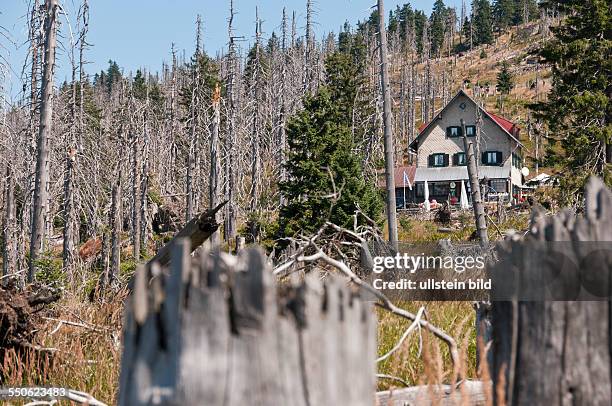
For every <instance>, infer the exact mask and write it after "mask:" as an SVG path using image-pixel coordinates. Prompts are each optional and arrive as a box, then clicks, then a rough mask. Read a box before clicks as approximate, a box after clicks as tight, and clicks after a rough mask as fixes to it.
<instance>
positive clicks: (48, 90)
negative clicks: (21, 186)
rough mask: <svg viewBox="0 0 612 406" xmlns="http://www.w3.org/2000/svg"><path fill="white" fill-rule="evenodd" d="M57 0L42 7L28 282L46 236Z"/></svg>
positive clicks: (49, 1) (48, 1) (31, 279)
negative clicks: (42, 42) (42, 56)
mask: <svg viewBox="0 0 612 406" xmlns="http://www.w3.org/2000/svg"><path fill="white" fill-rule="evenodd" d="M57 8H58V5H57V0H47V1H46V3H45V10H46V13H47V18H46V20H45V60H44V68H43V69H44V70H43V78H42V100H41V104H40V125H39V131H38V141H37V148H36V149H37V155H36V181H35V184H34V212H33V213H32V230H31V231H32V233H31V237H30V269H29V272H28V282H32V281H33V280H34V271H35V267H36V260H37V259H38V255H39V254H40V252H41V251H42V248H43V243H44V239H45V235H44V234H45V214H46V211H47V210H46V209H47V206H48V204H49V201H48V200H49V191H48V189H47V187H48V183H49V136H50V135H51V131H52V125H53V72H54V69H55V46H56V37H57V30H56V28H57V27H56V25H57Z"/></svg>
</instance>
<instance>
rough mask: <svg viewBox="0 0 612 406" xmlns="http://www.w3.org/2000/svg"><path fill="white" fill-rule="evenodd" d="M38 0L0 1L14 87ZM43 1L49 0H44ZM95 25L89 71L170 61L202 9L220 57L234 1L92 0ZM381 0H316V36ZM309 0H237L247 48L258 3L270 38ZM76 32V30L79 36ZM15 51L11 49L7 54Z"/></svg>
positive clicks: (391, 2)
mask: <svg viewBox="0 0 612 406" xmlns="http://www.w3.org/2000/svg"><path fill="white" fill-rule="evenodd" d="M31 1H32V0H2V2H0V13H1V14H0V26H2V27H4V28H5V29H6V30H7V31H8V33H9V36H10V38H11V40H7V39H5V38H2V37H1V36H0V55H2V56H3V57H5V58H6V59H7V60H8V61H9V62H10V65H11V70H12V72H11V80H10V81H9V84H8V87H9V89H7V90H8V93H9V94H10V95H12V96H15V95H17V94H18V92H19V89H20V88H21V81H20V78H19V76H20V74H21V69H22V66H23V61H24V58H25V56H26V52H27V44H25V42H26V39H27V27H26V14H27V10H28V4H29V3H30V2H31ZM42 1H44V0H42ZM406 2H407V1H406V0H399V1H398V0H387V1H385V8H386V10H387V11H388V10H390V9H392V8H395V7H396V5H401V4H404V3H406ZM433 2H434V0H412V1H411V2H410V3H411V4H412V6H413V8H416V9H421V10H425V11H426V12H427V13H430V12H431V6H432V4H433ZM445 2H446V4H447V5H450V6H453V5H456V6H457V7H460V4H461V0H446V1H445ZM89 3H90V24H89V35H88V42H89V43H91V44H92V47H91V48H90V49H89V50H88V51H87V54H86V57H87V58H86V59H87V60H88V61H89V62H90V64H89V65H88V66H87V68H86V69H87V72H88V73H89V74H92V75H93V73H95V72H99V71H100V70H101V69H106V67H107V65H108V60H109V59H113V60H115V61H117V63H118V64H119V66H121V67H122V68H123V69H124V71H125V72H126V73H129V72H130V71H132V72H133V71H135V70H136V69H138V68H146V69H147V70H149V71H157V70H159V69H160V68H161V64H162V61H170V60H171V56H170V55H171V53H170V47H171V44H172V43H173V42H174V43H175V44H176V48H177V49H178V50H179V51H182V50H185V51H186V52H187V54H190V53H191V52H193V47H194V32H195V19H196V15H197V14H200V15H201V16H202V20H203V31H204V46H205V49H206V51H207V52H208V53H209V54H212V55H214V54H215V53H216V52H218V51H220V50H222V49H223V48H224V47H225V45H226V43H227V18H228V14H229V0H216V1H213V0H199V1H198V0H89ZM375 3H376V2H375V0H315V1H314V8H315V11H316V15H315V21H316V26H315V29H316V35H317V37H318V38H321V36H322V35H324V34H325V33H328V32H330V31H334V32H338V30H339V28H340V27H341V25H342V24H343V23H344V22H345V21H349V22H350V23H351V24H354V23H355V22H356V21H357V20H359V19H362V20H363V19H364V18H366V17H367V16H368V15H369V14H370V12H371V9H370V8H371V7H372V6H373V5H374V4H375ZM60 4H62V6H63V7H64V9H65V10H66V11H67V13H68V19H69V20H70V26H71V27H72V29H73V30H75V29H76V21H75V19H76V18H75V14H76V10H77V8H78V7H79V5H80V4H81V1H80V0H60ZM305 4H306V0H257V1H253V0H235V1H234V8H235V10H236V12H237V16H236V21H235V32H236V35H242V36H244V37H245V42H244V43H243V44H244V46H247V45H248V43H249V42H252V41H253V36H254V21H255V5H258V7H259V15H260V18H261V19H262V20H263V32H264V35H265V36H266V37H267V36H269V35H270V34H271V33H272V31H276V32H277V33H278V31H279V28H280V21H281V14H282V9H283V7H286V8H287V12H288V14H289V15H291V12H292V11H293V10H295V12H296V16H297V18H298V24H297V25H298V33H303V29H304V25H305V13H306V5H305ZM61 34H62V43H63V44H64V46H65V47H66V49H68V48H69V46H70V30H69V29H68V24H67V21H66V18H65V17H63V18H62V26H61ZM74 35H76V33H75V34H74ZM7 53H8V55H7ZM57 63H58V68H57V76H56V82H57V83H60V82H62V81H64V80H65V79H67V78H69V76H70V67H69V64H70V62H69V59H68V55H67V53H66V51H65V50H60V51H59V54H58V61H57Z"/></svg>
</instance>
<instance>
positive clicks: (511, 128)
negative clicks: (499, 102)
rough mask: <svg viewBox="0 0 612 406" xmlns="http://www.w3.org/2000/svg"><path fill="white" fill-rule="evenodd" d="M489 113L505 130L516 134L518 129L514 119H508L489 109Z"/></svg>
mask: <svg viewBox="0 0 612 406" xmlns="http://www.w3.org/2000/svg"><path fill="white" fill-rule="evenodd" d="M487 114H488V115H489V116H491V118H492V119H493V120H495V122H496V123H497V124H499V125H500V126H502V127H503V128H504V130H506V131H508V132H509V133H510V134H512V135H515V131H516V130H517V127H516V125H515V124H514V123H513V122H512V121H510V120H507V119H505V118H503V117H501V116H498V115H497V114H493V113H490V112H488V111H487Z"/></svg>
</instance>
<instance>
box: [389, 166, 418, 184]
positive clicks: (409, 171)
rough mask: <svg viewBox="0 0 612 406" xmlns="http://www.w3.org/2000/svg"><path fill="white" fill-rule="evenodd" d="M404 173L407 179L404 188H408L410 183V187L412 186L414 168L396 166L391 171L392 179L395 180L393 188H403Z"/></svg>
mask: <svg viewBox="0 0 612 406" xmlns="http://www.w3.org/2000/svg"><path fill="white" fill-rule="evenodd" d="M404 172H405V173H406V176H407V177H408V179H407V182H406V186H408V182H410V184H411V185H414V175H415V174H416V166H415V165H412V166H398V167H396V168H395V169H394V171H393V177H394V178H395V187H403V186H404Z"/></svg>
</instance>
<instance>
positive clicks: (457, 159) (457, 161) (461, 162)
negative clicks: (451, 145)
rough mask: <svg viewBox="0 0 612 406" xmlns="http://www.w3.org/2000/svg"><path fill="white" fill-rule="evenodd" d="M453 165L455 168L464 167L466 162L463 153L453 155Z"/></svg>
mask: <svg viewBox="0 0 612 406" xmlns="http://www.w3.org/2000/svg"><path fill="white" fill-rule="evenodd" d="M453 165H455V166H466V165H467V160H466V159H465V152H457V153H456V154H454V155H453Z"/></svg>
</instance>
